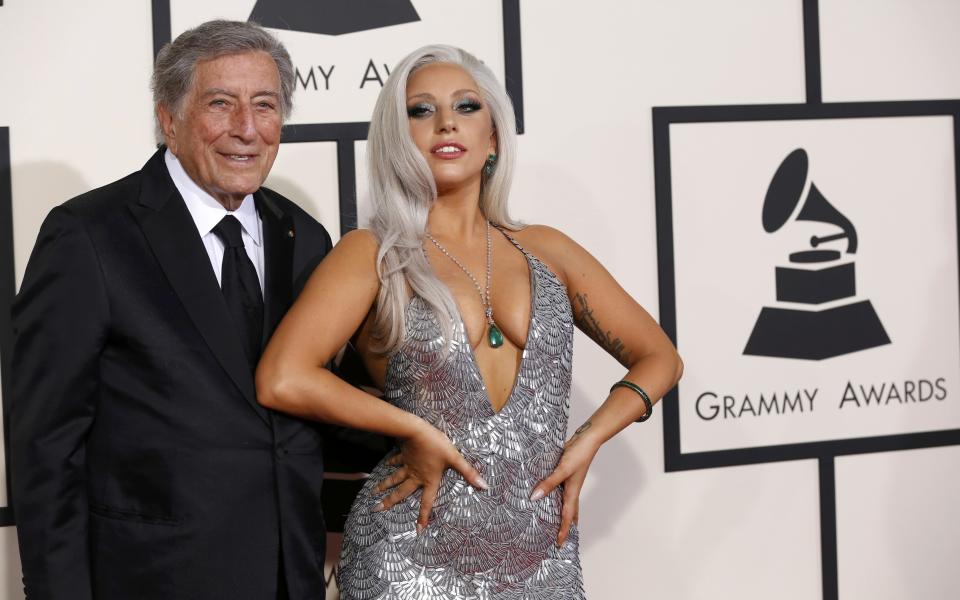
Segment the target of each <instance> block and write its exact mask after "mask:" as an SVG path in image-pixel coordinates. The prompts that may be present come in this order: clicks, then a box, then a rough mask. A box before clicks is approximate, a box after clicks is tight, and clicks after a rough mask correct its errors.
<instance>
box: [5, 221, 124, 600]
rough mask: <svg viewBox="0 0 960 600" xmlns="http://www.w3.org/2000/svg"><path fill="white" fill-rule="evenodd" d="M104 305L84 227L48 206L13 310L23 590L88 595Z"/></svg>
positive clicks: (34, 597)
mask: <svg viewBox="0 0 960 600" xmlns="http://www.w3.org/2000/svg"><path fill="white" fill-rule="evenodd" d="M108 310H109V307H108V305H107V295H106V291H105V288H104V279H103V275H102V271H101V269H100V265H99V261H98V258H97V255H96V252H95V249H94V246H93V244H92V241H91V239H90V237H89V235H88V234H87V232H86V230H85V229H84V228H83V226H82V224H81V222H80V221H79V219H77V218H76V217H75V216H74V215H72V214H71V213H70V211H69V210H68V209H66V208H64V207H58V208H55V209H54V210H53V211H51V212H50V214H49V215H48V217H47V219H46V220H45V221H44V223H43V226H42V227H41V229H40V234H39V236H38V238H37V243H36V246H35V247H34V249H33V253H32V254H31V256H30V260H29V262H28V264H27V269H26V275H25V277H24V280H23V285H22V286H21V289H20V293H19V294H18V295H17V298H16V300H15V301H14V305H13V311H12V317H13V330H14V342H13V360H12V374H11V379H12V381H11V383H12V385H11V390H12V396H13V398H12V400H13V404H12V409H11V421H10V432H11V446H10V448H11V460H10V464H11V486H12V500H13V507H14V514H15V515H16V522H17V529H18V531H17V533H18V538H19V544H20V558H21V562H22V565H23V580H24V587H25V590H26V596H27V599H28V600H60V599H63V600H66V599H67V598H69V599H70V600H86V599H89V598H91V597H92V592H91V582H90V556H89V540H88V531H87V522H88V512H87V511H88V499H87V487H86V438H87V434H88V432H89V430H90V427H91V425H92V423H93V419H94V415H95V413H96V399H97V395H98V390H99V383H100V382H99V359H100V352H101V349H102V348H103V344H104V340H105V337H106V329H107V319H108Z"/></svg>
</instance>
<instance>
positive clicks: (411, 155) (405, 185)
mask: <svg viewBox="0 0 960 600" xmlns="http://www.w3.org/2000/svg"><path fill="white" fill-rule="evenodd" d="M434 63H450V64H454V65H458V66H460V67H461V68H463V69H464V70H465V71H466V72H467V73H469V74H470V76H471V77H473V80H474V81H475V82H476V83H477V86H478V87H479V92H480V95H481V96H482V99H483V102H484V104H485V105H486V106H487V108H488V109H489V111H490V115H491V120H492V121H493V123H492V125H493V131H494V135H495V136H496V140H497V162H496V168H495V169H494V170H493V172H492V173H490V174H487V173H486V172H484V174H483V175H482V179H481V186H480V211H481V212H482V213H483V215H484V216H485V217H486V218H487V219H489V220H490V222H491V223H493V224H494V225H497V226H500V227H505V228H507V229H513V230H516V229H519V228H520V227H521V225H520V223H518V222H516V221H514V220H513V219H511V218H510V215H509V214H508V212H507V198H508V196H509V194H510V184H511V182H512V180H513V169H514V163H515V161H516V152H517V140H516V133H515V127H516V125H515V120H514V119H515V116H514V112H513V103H512V102H511V101H510V98H509V96H507V93H506V91H505V90H504V88H503V86H502V85H501V84H500V82H499V81H497V78H496V76H495V75H494V74H493V71H491V70H490V68H489V67H487V66H486V65H484V64H483V63H482V62H480V60H479V59H477V58H476V57H475V56H473V55H472V54H470V53H468V52H466V51H464V50H461V49H460V48H455V47H453V46H445V45H432V46H424V47H423V48H420V49H418V50H415V51H413V52H412V53H410V54H409V55H408V56H406V57H405V58H404V59H403V60H401V61H400V63H399V64H398V65H397V66H396V67H395V68H394V69H393V71H392V72H391V74H390V77H389V78H388V79H387V81H386V83H385V84H384V86H383V89H382V90H380V96H379V97H378V98H377V104H376V106H375V107H374V109H373V117H372V118H371V120H370V133H369V137H368V138H367V159H368V162H369V168H368V177H369V190H370V199H371V202H372V204H373V217H372V218H371V220H370V229H371V230H372V231H373V233H374V234H375V235H376V236H377V238H378V240H379V242H380V249H379V252H378V254H377V272H378V274H379V277H380V292H379V295H378V297H377V310H376V316H375V318H374V323H373V337H374V340H375V345H376V349H377V350H378V351H380V352H383V353H387V354H389V353H392V352H395V351H396V350H397V349H398V348H399V346H400V344H401V342H402V341H403V338H404V334H405V331H406V323H405V313H406V306H407V303H408V302H409V299H410V293H411V292H412V293H413V294H415V295H417V296H419V297H420V298H422V299H423V300H424V301H425V302H426V303H427V304H428V305H429V306H430V307H431V308H432V309H433V310H434V312H435V314H436V316H437V319H438V322H439V324H440V327H441V331H442V333H443V337H444V340H445V343H446V345H447V346H448V347H449V343H450V340H451V339H452V334H453V323H454V319H455V315H457V305H456V303H455V302H454V299H453V296H452V295H451V294H450V291H449V290H448V289H447V287H446V286H445V285H443V283H441V282H440V280H439V279H437V277H436V275H435V274H434V273H433V270H432V269H431V268H430V264H429V263H428V262H427V257H426V255H425V254H424V251H423V245H422V244H423V240H424V239H425V237H424V236H425V234H426V230H427V215H428V214H429V213H430V207H431V206H432V205H433V202H434V201H435V200H436V197H437V186H436V183H435V182H434V180H433V175H432V174H431V172H430V168H429V167H428V165H427V161H426V159H425V158H424V157H423V155H422V154H421V153H420V150H419V149H418V148H417V146H416V145H415V144H414V142H413V139H412V137H411V136H410V123H409V120H408V116H407V81H408V80H409V78H410V75H411V74H413V73H414V72H416V71H417V69H420V68H423V67H424V66H426V65H430V64H434Z"/></svg>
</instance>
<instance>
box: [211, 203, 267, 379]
mask: <svg viewBox="0 0 960 600" xmlns="http://www.w3.org/2000/svg"><path fill="white" fill-rule="evenodd" d="M213 232H214V233H215V234H217V237H218V238H220V241H222V242H223V246H224V247H223V267H222V269H221V275H220V289H221V290H222V291H223V297H224V298H225V299H226V301H227V308H229V309H230V315H231V316H232V317H233V321H234V324H235V325H236V326H237V331H238V332H239V333H240V339H241V340H243V343H244V352H245V353H246V355H247V359H248V360H249V361H250V366H251V367H254V366H256V364H257V361H258V360H260V350H261V345H262V343H263V294H262V293H261V292H260V280H259V279H258V278H257V270H256V269H255V268H254V266H253V262H251V261H250V257H249V256H247V251H246V249H245V248H244V247H243V238H242V237H241V236H240V221H238V220H237V218H236V217H234V216H233V215H227V216H225V217H224V218H223V219H222V220H221V221H220V222H219V223H217V226H216V227H214V228H213Z"/></svg>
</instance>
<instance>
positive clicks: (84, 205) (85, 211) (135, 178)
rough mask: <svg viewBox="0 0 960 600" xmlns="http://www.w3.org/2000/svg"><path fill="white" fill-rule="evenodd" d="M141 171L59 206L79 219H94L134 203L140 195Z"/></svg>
mask: <svg viewBox="0 0 960 600" xmlns="http://www.w3.org/2000/svg"><path fill="white" fill-rule="evenodd" d="M142 181H143V173H142V171H135V172H133V173H130V174H129V175H126V176H124V177H122V178H120V179H118V180H116V181H114V182H112V183H108V184H106V185H104V186H101V187H98V188H94V189H92V190H90V191H88V192H84V193H83V194H80V195H79V196H75V197H74V198H71V199H69V200H67V201H66V202H64V203H63V204H62V205H61V208H62V209H65V210H67V211H68V212H70V213H73V214H75V215H77V216H79V217H87V218H94V217H99V216H103V215H104V214H107V213H109V212H111V211H115V210H116V209H117V208H118V207H120V206H125V205H127V204H130V203H131V202H133V201H135V200H136V199H137V198H138V197H139V195H140V187H141V183H142Z"/></svg>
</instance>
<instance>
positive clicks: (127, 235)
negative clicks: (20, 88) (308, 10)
mask: <svg viewBox="0 0 960 600" xmlns="http://www.w3.org/2000/svg"><path fill="white" fill-rule="evenodd" d="M293 84H294V74H293V67H292V65H291V62H290V57H289V55H288V54H287V52H286V50H285V49H284V48H283V46H282V45H281V44H280V43H279V42H278V41H277V40H276V39H275V38H273V37H272V36H271V35H270V34H269V33H267V32H266V31H264V30H263V29H262V28H260V27H259V26H256V25H252V24H249V23H239V22H226V21H214V22H209V23H205V24H203V25H201V26H199V27H197V28H196V29H193V30H190V31H187V32H185V33H184V34H182V35H181V36H180V37H178V38H177V39H176V40H174V41H173V42H172V43H171V44H169V45H168V46H167V47H165V48H164V49H163V50H162V51H161V53H160V55H159V56H158V57H157V62H156V66H155V71H154V75H153V89H154V99H155V104H156V115H157V121H158V124H159V128H160V131H161V132H162V137H163V140H164V143H165V146H166V147H162V146H161V148H160V149H159V151H158V152H157V153H156V154H154V155H153V157H152V158H150V160H149V161H148V162H147V163H146V165H145V166H144V167H143V169H142V170H140V171H138V172H136V173H133V174H131V175H128V176H127V177H125V178H123V179H121V180H119V181H117V182H115V183H112V184H110V185H107V186H105V187H103V188H100V189H97V190H94V191H91V192H89V193H87V194H84V195H82V196H80V197H78V198H74V199H73V200H70V201H69V202H67V203H65V204H63V205H61V206H58V207H57V208H54V209H53V210H52V211H51V212H50V214H49V216H48V217H47V219H46V221H45V222H44V224H43V227H42V228H41V230H40V234H39V237H38V239H37V243H36V246H35V248H34V250H33V254H32V256H31V257H30V262H29V264H28V265H27V271H26V276H25V278H24V281H23V285H22V288H21V290H20V293H19V295H18V296H17V300H16V302H15V306H14V310H13V324H14V332H15V333H14V336H15V342H14V350H13V355H14V357H13V369H12V374H11V378H12V380H13V381H12V390H13V412H12V418H11V424H10V426H11V432H12V450H11V452H12V482H13V501H14V508H15V511H16V517H17V525H18V534H19V540H20V555H21V558H22V563H23V573H24V583H25V588H26V594H27V597H28V598H29V599H31V600H46V599H51V600H60V599H63V600H67V599H69V600H82V599H94V598H95V599H99V600H108V599H116V600H149V599H154V598H155V599H157V600H160V599H163V600H172V599H177V600H186V599H203V600H216V599H230V600H241V599H250V600H267V599H269V600H273V599H275V598H290V599H291V600H300V599H306V598H311V599H315V598H322V597H323V596H324V578H323V564H324V549H325V533H324V522H323V517H322V515H321V513H320V487H321V483H322V477H323V470H324V469H323V461H322V456H321V439H320V436H319V434H318V433H317V431H316V430H315V429H314V428H313V426H311V425H310V424H308V423H305V422H301V421H298V420H295V419H291V418H288V417H285V416H283V415H279V414H275V413H272V412H270V411H267V410H265V409H263V408H262V407H261V406H260V405H259V404H257V401H256V398H255V391H254V378H253V371H254V366H255V365H256V362H257V360H258V358H259V355H260V351H261V349H262V347H263V345H264V343H265V340H266V339H267V338H268V337H269V335H270V333H271V332H272V331H273V329H274V327H275V326H276V325H277V323H278V321H279V320H280V318H281V317H282V316H283V314H284V312H285V311H286V310H287V308H288V306H289V305H290V302H291V300H292V299H293V297H294V296H295V295H296V294H297V292H298V291H299V289H300V288H301V286H302V285H303V283H304V280H305V279H306V277H307V276H309V274H310V273H311V271H312V270H313V267H314V266H315V265H316V264H317V263H318V262H319V260H320V259H321V258H322V257H323V255H324V254H325V253H326V252H327V251H328V250H329V249H330V238H329V236H328V235H327V232H326V231H325V230H324V228H323V227H322V226H321V225H319V224H318V223H317V222H316V221H314V220H313V219H312V218H310V217H309V216H308V215H307V214H306V213H304V212H303V211H302V210H301V209H299V208H298V207H297V206H295V205H294V204H293V203H291V202H290V201H289V200H287V199H286V198H283V197H282V196H280V195H279V194H277V193H275V192H272V191H270V190H268V189H266V188H262V187H260V186H261V184H262V183H263V181H264V179H265V178H266V176H267V173H268V172H269V171H270V168H271V166H272V165H273V161H274V158H275V157H276V154H277V149H278V147H279V141H280V130H281V126H282V123H283V120H284V118H285V117H286V116H287V115H288V114H289V113H290V109H291V94H292V92H293Z"/></svg>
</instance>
